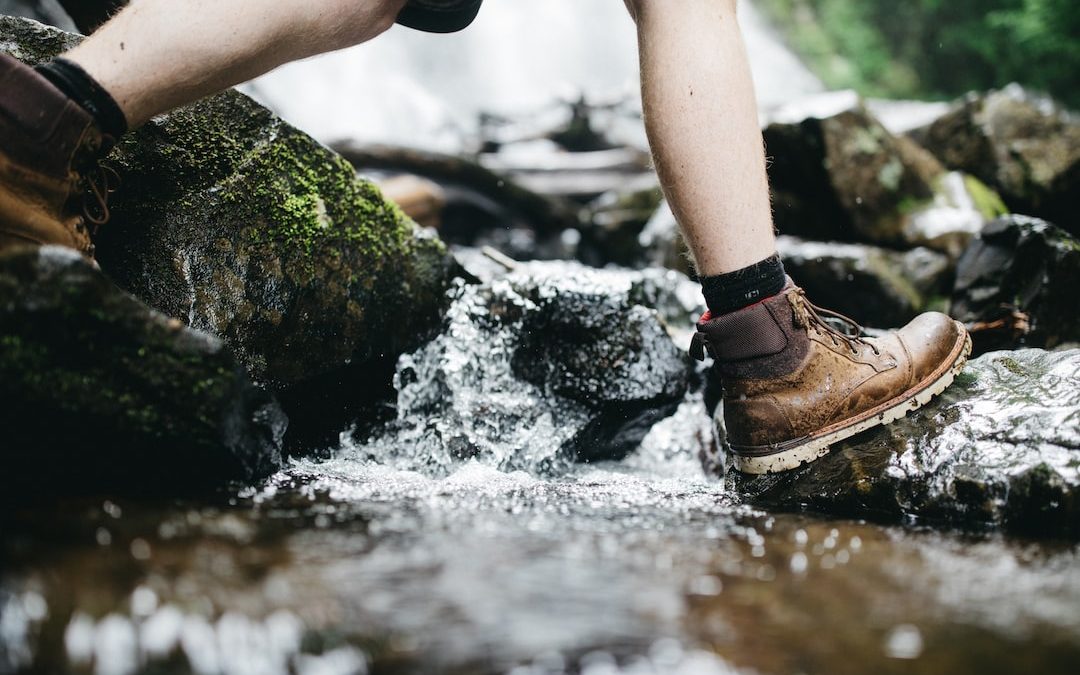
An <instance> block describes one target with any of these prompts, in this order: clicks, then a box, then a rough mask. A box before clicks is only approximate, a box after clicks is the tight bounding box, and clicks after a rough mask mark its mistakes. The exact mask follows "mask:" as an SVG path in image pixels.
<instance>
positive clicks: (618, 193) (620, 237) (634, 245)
mask: <svg viewBox="0 0 1080 675" xmlns="http://www.w3.org/2000/svg"><path fill="white" fill-rule="evenodd" d="M662 201H663V194H661V192H660V187H659V186H658V185H656V184H654V183H652V182H651V181H650V184H648V185H646V186H645V187H641V186H635V185H629V186H628V188H627V189H623V190H612V191H610V192H606V193H604V194H602V195H600V196H599V197H597V198H596V199H594V200H593V201H591V202H590V203H589V204H588V205H587V206H586V208H585V210H584V214H585V218H584V219H585V221H586V223H587V224H586V227H585V229H584V232H583V237H582V239H583V241H582V242H581V246H580V247H579V254H578V259H579V260H581V261H582V262H585V263H587V264H590V265H593V266H595V267H602V266H604V265H606V264H615V265H624V266H637V265H640V264H641V263H642V262H643V256H642V253H643V250H642V246H641V244H640V242H639V238H640V236H641V232H642V230H643V229H644V228H645V225H646V223H648V222H649V220H650V219H651V218H652V216H653V214H654V213H655V212H656V209H657V207H658V206H659V205H660V203H661V202H662Z"/></svg>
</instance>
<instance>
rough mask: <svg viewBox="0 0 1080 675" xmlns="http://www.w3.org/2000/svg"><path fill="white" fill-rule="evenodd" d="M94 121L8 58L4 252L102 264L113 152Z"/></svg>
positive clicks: (1, 103)
mask: <svg viewBox="0 0 1080 675" xmlns="http://www.w3.org/2000/svg"><path fill="white" fill-rule="evenodd" d="M112 143H113V139H112V138H110V137H108V136H105V135H103V134H102V133H101V132H100V131H99V130H98V129H97V126H96V125H95V124H94V122H93V120H92V118H91V117H90V115H89V114H88V113H87V112H86V111H85V110H84V109H83V108H82V107H81V106H80V105H79V104H78V103H76V102H75V101H73V100H71V99H70V98H68V97H67V96H66V95H64V94H63V93H62V92H61V91H60V90H59V89H57V88H56V87H54V86H53V85H52V84H51V83H50V82H49V81H48V80H46V79H45V78H44V77H42V76H41V75H40V74H39V73H38V72H36V71H35V70H34V69H33V68H31V67H30V66H27V65H26V64H24V63H22V62H21V61H19V60H17V59H14V58H12V57H10V56H7V55H6V54H0V251H2V250H4V249H7V248H10V247H12V246H18V245H43V244H60V245H63V246H68V247H71V248H73V249H75V250H77V251H79V252H80V253H82V254H83V255H85V256H87V257H88V258H93V256H94V245H93V243H92V241H91V239H90V231H89V228H95V229H96V228H97V226H99V225H101V224H103V223H104V222H105V221H106V220H108V217H109V211H108V207H107V205H106V199H107V197H108V194H109V192H110V191H111V188H110V183H111V184H112V185H116V183H117V182H118V181H117V180H116V174H115V172H112V171H111V170H108V169H105V168H103V167H101V166H100V165H99V164H98V163H97V160H98V159H99V158H100V157H102V156H104V154H105V153H106V152H107V151H108V149H109V148H110V147H111V146H112Z"/></svg>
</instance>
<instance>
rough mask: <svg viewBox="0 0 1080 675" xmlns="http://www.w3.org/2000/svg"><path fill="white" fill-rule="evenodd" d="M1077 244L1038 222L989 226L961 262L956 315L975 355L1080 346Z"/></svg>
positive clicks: (1015, 219) (1014, 220)
mask: <svg viewBox="0 0 1080 675" xmlns="http://www.w3.org/2000/svg"><path fill="white" fill-rule="evenodd" d="M1078 288H1080V240H1077V239H1076V238H1075V237H1072V236H1070V235H1069V234H1068V233H1067V232H1065V231H1063V230H1062V229H1060V228H1058V227H1055V226H1054V225H1051V224H1050V223H1047V222H1046V221H1043V220H1039V219H1037V218H1029V217H1027V216H1006V217H1004V218H1000V219H998V220H996V221H994V222H992V223H990V224H988V225H987V226H986V228H985V229H984V230H983V231H982V234H981V235H980V237H979V239H978V240H976V241H974V242H972V244H971V246H970V247H969V248H968V249H967V250H966V251H965V252H964V255H963V256H962V257H961V258H960V260H959V261H958V263H957V270H956V284H955V287H954V289H953V300H952V309H951V310H950V311H951V314H952V315H953V316H954V317H956V318H957V319H960V320H961V321H964V322H966V323H967V324H968V326H969V328H970V330H971V331H972V337H973V339H974V346H975V349H976V350H977V351H987V350H989V349H1002V348H1009V347H1015V346H1018V345H1026V346H1030V347H1046V348H1052V347H1057V346H1058V345H1062V344H1070V343H1076V342H1080V312H1077V308H1078V307H1080V303H1078V302H1077V298H1076V293H1077V289H1078Z"/></svg>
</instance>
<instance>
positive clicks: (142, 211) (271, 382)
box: [0, 19, 451, 428]
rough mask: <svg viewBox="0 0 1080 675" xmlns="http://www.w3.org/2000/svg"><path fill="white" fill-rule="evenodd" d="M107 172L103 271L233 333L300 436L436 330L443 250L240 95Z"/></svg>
mask: <svg viewBox="0 0 1080 675" xmlns="http://www.w3.org/2000/svg"><path fill="white" fill-rule="evenodd" d="M50 36H52V37H50ZM73 39H74V38H73V37H70V36H65V34H63V33H61V32H60V31H56V30H53V29H46V28H44V27H41V26H39V25H37V24H33V23H32V22H29V21H26V20H18V19H5V20H4V22H3V23H2V24H0V44H2V45H3V46H4V48H5V49H6V50H8V51H11V52H13V53H15V54H17V55H27V54H30V55H32V56H33V58H34V59H40V58H46V57H48V56H50V55H51V53H50V52H53V53H54V52H55V51H59V50H60V49H62V48H63V47H64V46H66V45H68V44H70V43H71V41H72V40H73ZM107 163H108V164H109V165H110V166H112V167H113V168H114V169H116V170H117V172H118V173H119V174H120V178H121V187H120V189H119V190H118V191H117V192H116V193H115V194H114V195H112V199H111V200H110V207H111V210H112V218H111V220H110V221H109V223H108V224H107V225H105V226H103V227H102V228H101V231H100V233H99V235H98V236H97V238H96V243H97V257H98V260H99V262H100V263H101V266H102V268H103V269H104V270H105V271H106V272H107V273H108V274H109V276H110V278H112V279H113V280H115V281H116V283H117V284H118V285H120V286H121V287H122V288H124V289H125V290H128V291H130V292H131V293H132V294H134V295H135V296H136V297H138V298H140V299H141V300H143V301H144V302H146V303H147V304H148V305H150V306H151V307H153V308H154V309H157V310H158V311H161V312H164V313H165V314H168V315H170V316H174V317H177V318H179V319H180V320H182V321H183V322H184V323H186V324H188V325H190V326H191V327H193V328H198V329H201V330H205V331H207V332H210V333H212V334H214V335H217V336H219V337H220V338H222V339H223V340H224V341H225V342H226V343H227V344H228V345H229V347H230V348H231V349H232V350H233V352H234V353H235V354H236V356H237V358H238V359H239V361H240V362H241V363H242V364H243V365H244V366H245V367H246V368H247V370H248V372H249V373H250V374H251V375H252V377H253V378H255V379H256V380H257V381H259V382H262V383H265V384H267V385H268V386H270V387H272V388H273V389H275V390H276V391H278V392H281V393H283V394H284V398H283V401H285V402H286V404H287V406H288V408H289V412H290V416H292V417H294V420H295V421H297V422H299V423H300V424H301V426H315V427H326V426H333V427H335V428H340V426H339V425H340V424H341V423H342V421H341V420H330V419H323V417H322V416H324V415H326V414H328V411H330V410H335V409H340V408H342V407H345V405H346V404H345V402H344V401H343V399H344V398H346V397H347V395H350V394H351V395H356V394H357V392H355V391H354V392H346V391H343V390H341V389H340V388H336V387H333V386H328V385H327V382H328V381H332V382H333V383H337V382H340V381H342V380H344V379H345V378H346V376H345V373H346V372H355V371H361V372H366V373H369V374H371V375H372V379H377V378H375V377H374V375H373V374H374V373H378V372H382V373H384V375H385V377H384V379H385V380H386V383H387V385H388V384H389V373H390V372H391V369H392V364H393V361H394V359H395V358H396V357H397V355H398V354H400V353H402V352H403V351H405V350H407V349H410V348H413V347H415V346H416V345H417V344H419V343H420V342H421V341H422V339H423V337H424V336H425V334H426V333H428V332H429V331H430V330H432V329H433V328H434V327H435V326H437V324H438V320H439V315H440V311H441V308H442V306H443V302H444V294H445V291H446V289H447V287H448V283H449V278H450V263H451V259H450V258H449V256H448V254H447V252H446V250H445V247H444V246H443V245H442V243H441V242H440V241H439V240H438V239H437V238H436V237H434V236H431V235H427V234H424V233H423V232H422V231H421V230H419V229H418V228H417V227H416V225H415V224H414V223H412V221H410V220H408V219H407V218H405V217H404V215H403V214H402V213H401V211H400V210H399V209H398V207H397V206H396V205H394V204H393V203H391V202H389V201H387V200H385V199H384V198H383V197H382V195H381V194H380V192H379V190H378V189H377V188H376V187H375V186H374V185H373V184H372V183H370V182H368V181H364V180H360V179H357V178H356V175H355V172H354V170H353V168H352V166H351V165H350V164H349V163H348V162H346V161H345V160H343V159H342V158H341V157H340V156H338V155H336V154H335V153H333V152H331V151H330V150H329V149H327V148H325V147H324V146H322V145H320V144H319V143H317V142H316V141H314V140H313V139H311V138H310V137H309V136H307V135H306V134H304V133H302V132H300V131H298V130H296V129H294V128H293V127H291V126H289V125H288V124H286V123H284V122H283V121H282V120H280V119H279V118H277V117H276V116H274V115H273V114H272V113H270V111H268V110H267V109H266V108H263V107H262V106H260V105H258V104H257V103H255V102H254V101H252V100H251V99H249V98H248V97H246V96H244V95H242V94H239V93H237V92H235V91H227V92H224V93H222V94H218V95H216V96H212V97H209V98H206V99H203V100H201V101H199V102H196V103H194V104H192V105H189V106H186V107H184V108H180V109H178V110H176V111H174V112H172V113H170V114H168V115H163V116H160V117H156V118H154V119H152V120H151V121H150V122H148V123H147V124H145V125H144V126H142V127H141V128H139V129H137V130H135V131H133V132H132V133H130V134H128V135H127V136H125V137H124V139H123V140H122V141H121V143H120V144H119V145H118V147H117V148H116V149H115V150H114V151H113V153H112V154H111V155H110V156H109V157H108V159H107ZM380 368H381V369H382V370H381V371H380ZM386 388H387V389H389V387H388V386H387V387H386ZM372 389H377V387H372V388H370V389H369V390H368V391H371V390H372ZM327 392H332V393H330V394H328V393H327ZM312 417H318V418H319V419H318V421H317V423H314V422H313V423H312V424H307V423H306V422H307V420H308V419H309V418H312Z"/></svg>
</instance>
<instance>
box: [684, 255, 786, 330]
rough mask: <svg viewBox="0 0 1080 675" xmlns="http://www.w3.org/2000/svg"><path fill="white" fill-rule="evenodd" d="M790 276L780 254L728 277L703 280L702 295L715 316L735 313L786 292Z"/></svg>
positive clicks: (722, 275) (719, 275) (703, 278)
mask: <svg viewBox="0 0 1080 675" xmlns="http://www.w3.org/2000/svg"><path fill="white" fill-rule="evenodd" d="M786 284H787V276H786V275H785V273H784V263H783V262H781V261H780V255H779V254H778V253H774V254H773V255H771V256H769V257H768V258H765V259H764V260H762V261H760V262H756V263H754V264H753V265H750V266H749V267H744V268H742V269H740V270H735V271H734V272H728V273H727V274H717V275H715V276H711V277H701V293H702V295H704V296H705V304H706V305H708V307H709V312H711V313H712V315H713V316H719V315H720V314H727V313H728V312H734V311H735V310H737V309H742V308H743V307H748V306H750V305H752V304H754V303H755V302H758V301H761V300H764V299H765V298H768V297H772V296H774V295H776V294H777V293H779V292H780V291H782V290H784V286H785V285H786Z"/></svg>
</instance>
